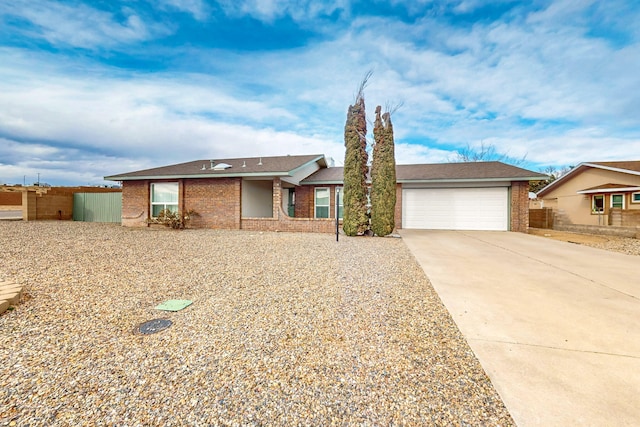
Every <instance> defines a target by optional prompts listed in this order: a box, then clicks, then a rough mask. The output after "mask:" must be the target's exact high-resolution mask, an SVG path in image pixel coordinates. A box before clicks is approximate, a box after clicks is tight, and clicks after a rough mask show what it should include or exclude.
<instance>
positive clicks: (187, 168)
mask: <svg viewBox="0 0 640 427" xmlns="http://www.w3.org/2000/svg"><path fill="white" fill-rule="evenodd" d="M212 162H213V166H214V168H215V166H216V165H220V166H223V163H226V164H227V165H230V166H231V167H229V168H221V169H219V170H216V169H212V168H211V166H212ZM312 162H319V164H320V165H322V166H326V160H325V158H324V155H322V154H312V155H305V156H276V157H246V158H238V159H211V160H210V159H206V160H194V161H192V162H187V163H179V164H176V165H169V166H162V167H158V168H152V169H144V170H140V171H134V172H126V173H122V174H116V175H111V176H106V177H105V179H107V180H111V181H127V180H136V179H162V178H211V177H223V176H224V177H233V176H276V175H288V174H290V173H292V172H293V171H295V170H296V169H298V168H300V167H302V166H305V165H307V164H309V163H312Z"/></svg>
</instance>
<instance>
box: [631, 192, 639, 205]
mask: <svg viewBox="0 0 640 427" xmlns="http://www.w3.org/2000/svg"><path fill="white" fill-rule="evenodd" d="M631 203H640V192H638V193H633V194H631Z"/></svg>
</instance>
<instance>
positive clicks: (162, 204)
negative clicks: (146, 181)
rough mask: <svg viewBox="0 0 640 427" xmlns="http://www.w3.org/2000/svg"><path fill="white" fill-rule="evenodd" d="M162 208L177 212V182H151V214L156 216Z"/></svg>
mask: <svg viewBox="0 0 640 427" xmlns="http://www.w3.org/2000/svg"><path fill="white" fill-rule="evenodd" d="M163 209H168V210H170V211H171V212H178V183H177V182H161V183H154V184H151V216H152V217H153V218H157V217H158V215H159V214H160V211H162V210H163Z"/></svg>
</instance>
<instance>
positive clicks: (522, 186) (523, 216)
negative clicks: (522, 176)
mask: <svg viewBox="0 0 640 427" xmlns="http://www.w3.org/2000/svg"><path fill="white" fill-rule="evenodd" d="M528 230H529V183H528V182H526V181H513V182H512V183H511V231H519V232H521V233H526V232H527V231H528Z"/></svg>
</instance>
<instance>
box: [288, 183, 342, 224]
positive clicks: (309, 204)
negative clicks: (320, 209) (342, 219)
mask: <svg viewBox="0 0 640 427" xmlns="http://www.w3.org/2000/svg"><path fill="white" fill-rule="evenodd" d="M336 187H340V188H342V185H335V184H327V185H316V186H313V185H304V186H301V187H296V208H295V213H296V218H313V217H315V200H314V199H315V189H316V188H329V199H330V200H329V204H330V205H329V217H330V218H335V213H336ZM340 191H344V190H342V189H341V190H340Z"/></svg>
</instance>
